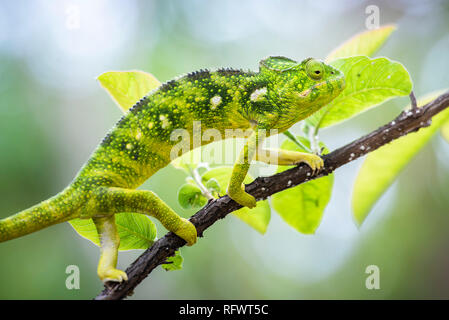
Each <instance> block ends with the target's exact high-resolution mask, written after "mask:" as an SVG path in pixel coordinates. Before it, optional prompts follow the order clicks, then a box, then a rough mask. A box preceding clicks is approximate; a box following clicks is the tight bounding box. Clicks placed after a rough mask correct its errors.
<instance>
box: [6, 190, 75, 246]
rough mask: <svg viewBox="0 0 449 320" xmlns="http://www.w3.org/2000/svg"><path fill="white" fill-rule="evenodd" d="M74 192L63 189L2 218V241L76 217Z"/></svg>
mask: <svg viewBox="0 0 449 320" xmlns="http://www.w3.org/2000/svg"><path fill="white" fill-rule="evenodd" d="M73 198H74V197H73V194H72V192H70V191H63V192H61V193H60V194H58V195H56V196H54V197H52V198H50V199H48V200H45V201H43V202H41V203H39V204H37V205H35V206H33V207H31V208H28V209H25V210H23V211H21V212H19V213H16V214H15V215H12V216H10V217H8V218H5V219H2V220H0V242H3V241H7V240H11V239H14V238H18V237H21V236H24V235H26V234H29V233H32V232H34V231H37V230H40V229H43V228H46V227H49V226H51V225H54V224H57V223H61V222H64V221H68V220H71V219H73V218H75V216H74V213H75V208H76V206H74V205H73V204H74V201H75V200H74V199H73Z"/></svg>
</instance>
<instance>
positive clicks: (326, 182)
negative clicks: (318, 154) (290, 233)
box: [271, 137, 334, 234]
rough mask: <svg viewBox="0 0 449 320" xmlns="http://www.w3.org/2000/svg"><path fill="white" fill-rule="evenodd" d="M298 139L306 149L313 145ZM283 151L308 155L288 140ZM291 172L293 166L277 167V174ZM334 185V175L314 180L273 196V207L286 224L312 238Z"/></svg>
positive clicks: (300, 138) (283, 146) (283, 145)
mask: <svg viewBox="0 0 449 320" xmlns="http://www.w3.org/2000/svg"><path fill="white" fill-rule="evenodd" d="M296 138H297V139H298V140H300V141H301V143H302V144H304V145H306V146H307V147H309V146H310V142H309V141H308V140H307V139H305V138H304V137H296ZM320 145H321V146H323V144H320ZM281 149H284V150H293V151H300V152H305V150H303V149H302V148H300V147H298V145H297V144H296V143H295V142H293V141H291V140H285V141H284V142H283V143H282V145H281ZM326 152H327V149H325V153H326ZM290 168H292V166H278V170H277V171H278V172H282V171H285V170H287V169H290ZM333 183H334V177H333V175H328V176H324V177H321V178H318V179H315V180H311V181H309V182H307V183H303V184H300V185H299V186H296V187H293V188H290V189H286V190H284V191H281V192H279V193H276V194H274V195H272V197H271V204H272V205H273V208H274V209H275V210H276V212H277V213H278V214H279V215H280V216H281V217H282V219H283V220H284V221H285V222H287V224H289V225H290V226H292V227H293V228H295V229H296V230H297V231H299V232H301V233H305V234H313V233H315V230H316V229H317V228H318V226H319V225H320V223H321V219H322V217H323V214H324V209H325V208H326V206H327V204H328V203H329V200H330V198H331V194H332V186H333Z"/></svg>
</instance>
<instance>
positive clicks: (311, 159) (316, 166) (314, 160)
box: [301, 154, 324, 175]
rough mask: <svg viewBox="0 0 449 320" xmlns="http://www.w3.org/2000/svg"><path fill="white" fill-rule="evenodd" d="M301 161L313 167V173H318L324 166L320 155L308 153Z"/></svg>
mask: <svg viewBox="0 0 449 320" xmlns="http://www.w3.org/2000/svg"><path fill="white" fill-rule="evenodd" d="M301 162H304V163H305V164H307V165H308V166H309V167H310V168H311V169H312V174H313V175H315V174H317V173H318V172H319V171H320V170H321V169H323V167H324V161H323V159H322V158H321V157H320V156H317V155H315V154H308V155H307V157H306V158H304V159H303V160H302V161H301Z"/></svg>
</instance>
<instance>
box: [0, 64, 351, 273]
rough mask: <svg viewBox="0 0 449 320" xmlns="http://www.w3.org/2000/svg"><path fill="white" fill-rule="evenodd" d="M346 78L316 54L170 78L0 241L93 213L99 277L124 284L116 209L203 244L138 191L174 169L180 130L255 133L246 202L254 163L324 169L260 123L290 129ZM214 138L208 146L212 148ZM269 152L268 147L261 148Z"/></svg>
mask: <svg viewBox="0 0 449 320" xmlns="http://www.w3.org/2000/svg"><path fill="white" fill-rule="evenodd" d="M344 86H345V82H344V76H343V74H342V73H341V72H340V71H338V70H336V69H334V68H332V67H331V66H329V65H326V64H324V63H322V62H320V61H318V60H315V59H312V58H309V59H306V60H304V61H302V62H296V61H293V60H290V59H288V58H285V57H269V58H266V59H264V60H262V61H260V64H259V72H250V71H242V70H234V69H219V70H216V71H208V70H200V71H197V72H192V73H189V74H187V75H185V76H182V77H179V78H177V79H175V80H172V81H168V82H166V83H165V84H163V85H161V86H160V87H159V88H157V89H155V90H153V91H151V92H150V93H149V94H148V95H147V96H146V97H144V98H143V99H141V100H140V101H139V102H137V103H136V104H135V105H134V106H133V107H132V108H131V109H130V110H129V111H128V112H127V114H125V115H124V116H123V117H122V118H121V119H120V121H119V122H118V123H117V124H116V126H115V127H114V128H113V129H112V130H111V131H110V132H109V133H108V134H107V136H106V137H105V138H104V140H103V141H102V142H101V144H100V145H99V146H98V148H97V149H96V150H95V151H94V153H93V154H92V156H91V157H90V159H89V160H88V162H87V163H86V164H85V165H84V167H83V168H82V169H81V170H80V172H79V173H78V175H77V176H76V177H75V179H74V180H73V182H72V183H71V184H70V185H69V186H68V187H67V188H66V189H65V190H63V191H62V192H61V193H59V194H58V195H56V196H54V197H53V198H50V199H48V200H46V201H43V202H41V203H40V204H37V205H35V206H34V207H31V208H29V209H26V210H24V211H22V212H19V213H17V214H15V215H13V216H10V217H8V218H5V219H3V220H0V242H2V241H6V240H10V239H13V238H16V237H19V236H23V235H25V234H28V233H31V232H34V231H37V230H39V229H42V228H44V227H48V226H50V225H53V224H56V223H60V222H64V221H68V220H71V219H74V218H85V219H89V218H92V219H93V221H94V223H95V225H96V228H97V231H98V233H99V236H100V242H101V247H100V250H101V257H100V262H99V265H98V275H99V277H100V278H101V279H102V280H103V281H118V282H120V281H123V280H127V275H126V273H125V272H123V271H121V270H118V269H116V264H117V253H118V247H119V244H120V239H119V236H118V233H117V230H116V225H115V214H116V213H120V212H136V213H142V214H146V215H149V216H152V217H155V218H156V219H158V220H159V221H160V222H161V223H162V224H163V225H164V226H165V227H166V228H167V229H168V230H170V231H173V232H174V233H175V234H177V235H178V236H179V237H181V238H183V239H184V240H185V241H186V242H187V244H188V245H192V244H194V243H195V242H196V240H197V232H196V229H195V227H194V226H193V224H192V223H190V222H189V221H188V220H186V219H184V218H181V217H180V216H178V215H177V214H176V213H175V212H174V211H173V210H172V209H171V208H170V207H168V206H167V205H166V204H165V203H164V202H163V201H162V200H161V199H160V198H158V197H157V195H155V194H154V193H153V192H151V191H146V190H136V188H137V187H138V186H140V185H141V184H142V183H143V182H144V181H146V180H147V179H148V178H149V177H150V176H151V175H153V174H154V173H155V172H156V171H158V170H159V169H161V168H163V167H165V166H166V165H168V164H169V163H170V162H171V161H172V160H173V159H171V158H170V155H171V150H172V148H173V147H174V145H175V144H176V143H177V141H173V140H172V139H170V135H171V132H172V131H173V130H174V129H178V128H183V129H185V130H187V132H189V133H190V134H191V135H193V132H192V131H193V122H194V121H201V126H202V129H208V128H213V129H217V130H219V131H220V132H222V133H224V131H225V130H227V129H243V130H250V132H251V134H250V135H249V137H248V139H247V142H246V144H245V146H244V148H243V150H242V151H241V154H240V156H239V158H238V159H237V161H236V164H235V166H234V170H233V174H232V177H231V179H230V183H229V186H228V195H229V196H230V197H231V198H232V199H234V200H235V201H237V202H238V203H240V204H241V205H243V206H247V207H250V208H251V207H254V206H255V205H256V200H255V199H254V197H252V196H251V195H249V194H247V193H246V192H245V191H244V186H243V184H242V182H243V179H244V178H245V176H246V174H247V172H248V169H249V166H250V162H251V160H252V159H255V160H258V161H264V162H267V163H278V164H281V165H292V164H297V163H299V162H305V163H307V164H308V165H309V166H310V167H312V168H313V169H314V170H315V169H320V168H321V167H322V166H323V162H322V159H321V158H320V157H319V156H317V155H314V154H307V153H300V152H292V151H284V150H262V149H261V148H260V147H259V146H258V145H259V144H260V142H261V141H262V140H263V138H264V136H267V134H264V136H262V135H261V134H260V132H261V131H262V130H261V129H266V130H269V129H277V130H278V133H281V132H283V131H285V130H287V129H288V128H289V127H291V126H292V125H293V124H295V123H296V122H298V121H300V120H302V119H304V118H306V117H307V116H309V115H310V114H312V113H313V112H315V111H317V110H318V109H320V108H321V107H323V106H324V105H326V104H328V103H329V102H330V101H331V100H332V99H334V98H335V97H336V96H337V95H338V94H340V92H341V91H342V90H343V89H344ZM207 143H209V142H207V141H206V142H204V141H203V142H202V144H203V145H204V144H207ZM262 151H263V152H262Z"/></svg>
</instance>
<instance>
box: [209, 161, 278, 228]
mask: <svg viewBox="0 0 449 320" xmlns="http://www.w3.org/2000/svg"><path fill="white" fill-rule="evenodd" d="M231 174H232V167H217V168H213V169H211V170H209V171H207V172H206V173H204V174H203V176H202V180H203V182H204V183H207V181H209V180H210V179H215V180H216V181H217V182H218V184H219V185H220V195H225V194H226V188H227V187H228V183H229V179H230V178H231ZM251 181H253V178H251V177H250V176H249V175H247V176H246V178H245V180H244V183H250V182H251ZM232 214H233V215H235V216H237V217H238V218H239V219H241V220H243V221H244V222H246V223H247V224H248V225H250V226H251V227H253V228H254V229H256V230H257V231H259V232H260V233H262V234H264V233H265V232H266V231H267V227H268V223H269V222H270V217H271V210H270V206H269V204H268V202H267V201H266V200H264V201H258V202H257V206H256V207H255V208H253V209H249V208H246V207H244V208H241V209H239V210H237V211H234V212H233V213H232Z"/></svg>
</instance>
